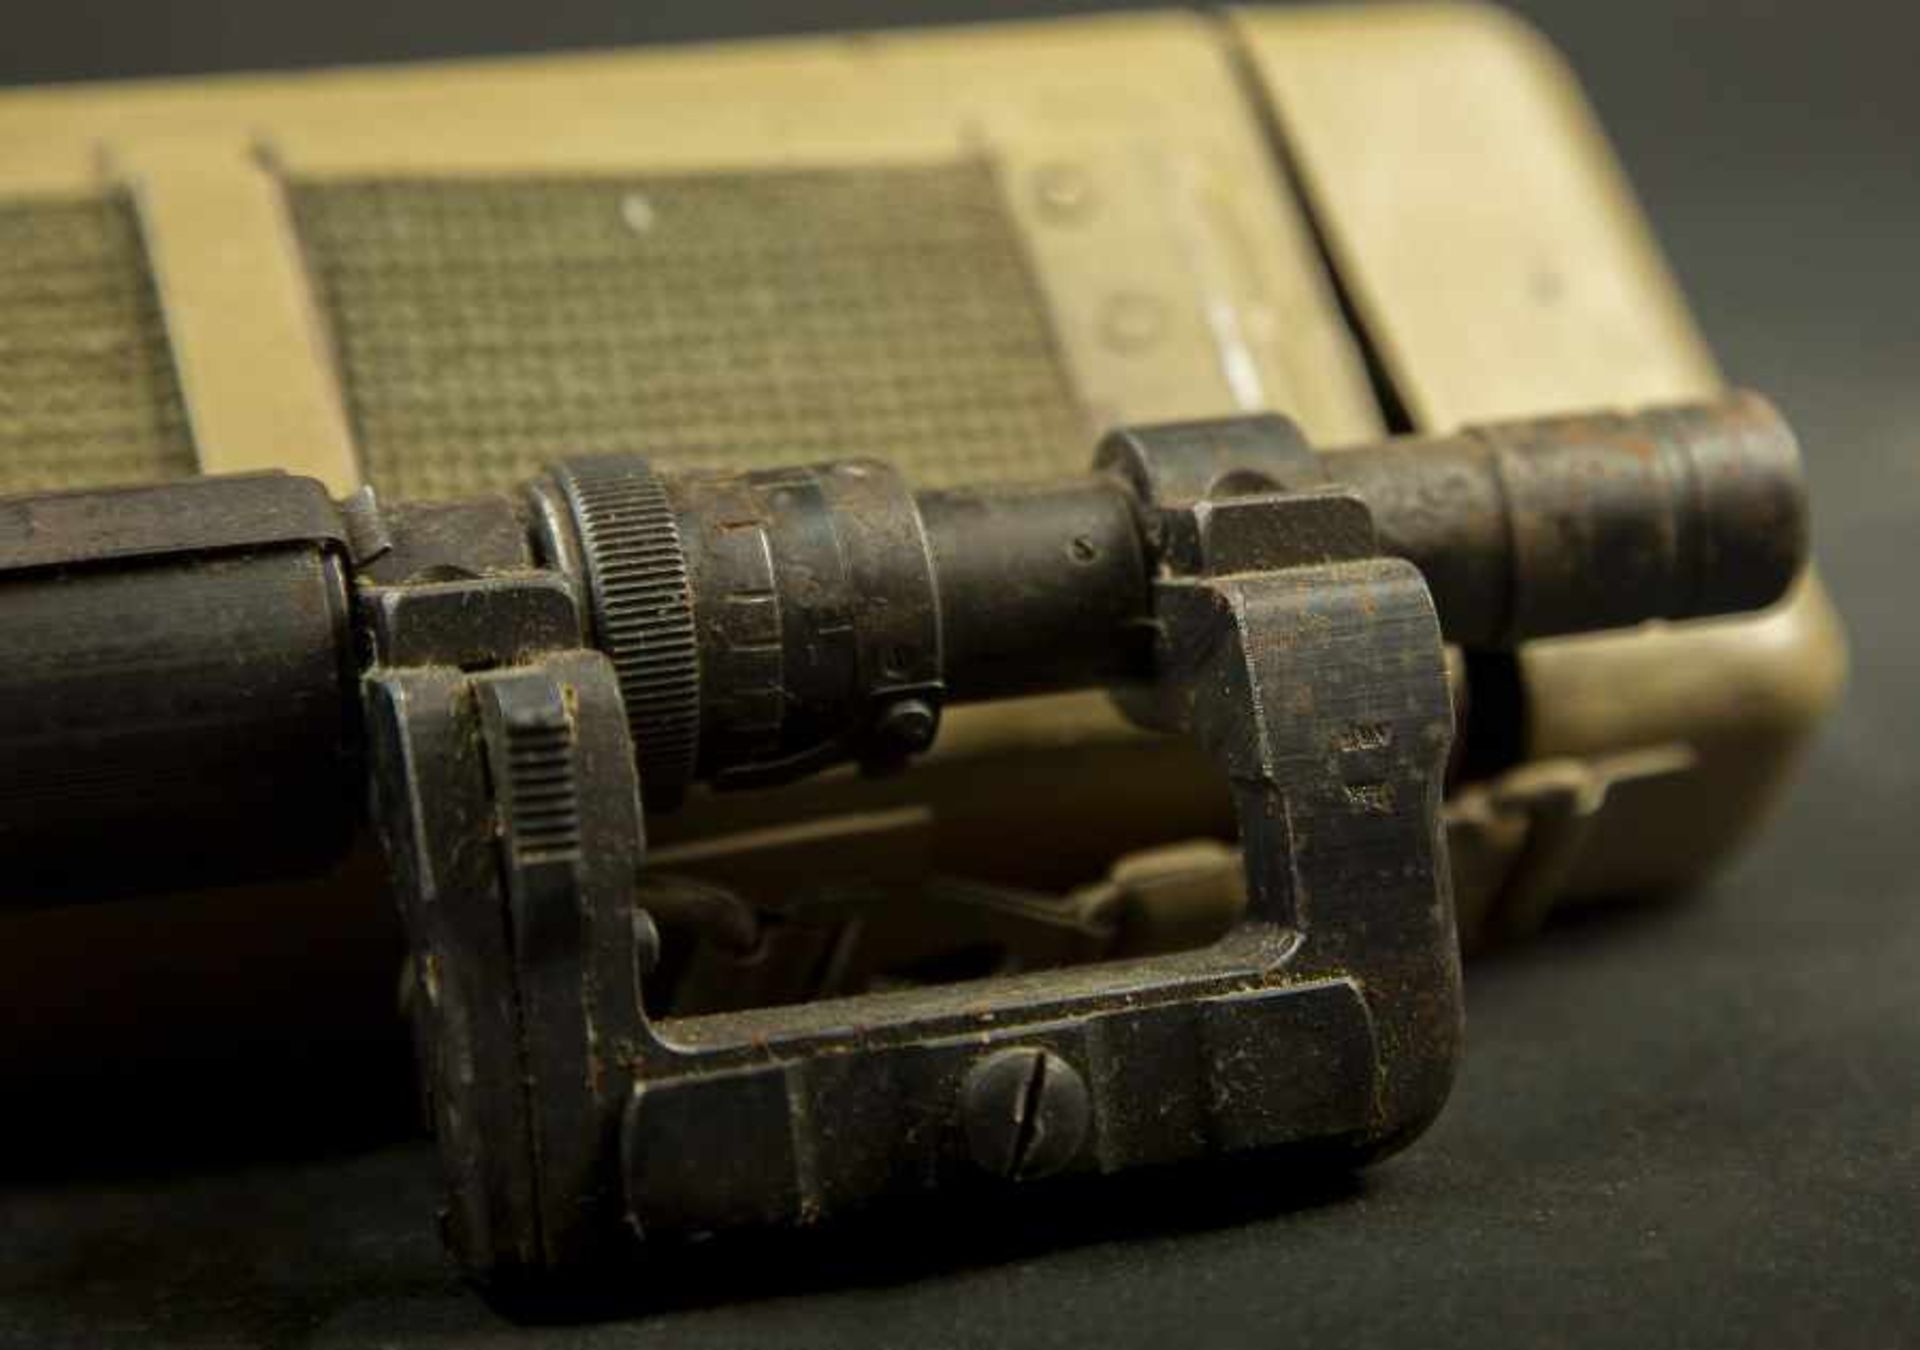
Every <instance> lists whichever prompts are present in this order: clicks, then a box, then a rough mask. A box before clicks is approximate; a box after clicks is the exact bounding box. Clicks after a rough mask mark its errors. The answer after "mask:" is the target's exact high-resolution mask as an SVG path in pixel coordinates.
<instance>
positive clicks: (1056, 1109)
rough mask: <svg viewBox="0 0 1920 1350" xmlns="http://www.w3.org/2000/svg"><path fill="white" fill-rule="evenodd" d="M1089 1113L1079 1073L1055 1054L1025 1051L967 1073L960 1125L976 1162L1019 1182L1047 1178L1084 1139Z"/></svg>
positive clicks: (1070, 1158)
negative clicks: (963, 1128) (962, 1126)
mask: <svg viewBox="0 0 1920 1350" xmlns="http://www.w3.org/2000/svg"><path fill="white" fill-rule="evenodd" d="M1091 1116H1092V1108H1091V1107H1090V1106H1089V1104H1088V1101H1087V1085H1086V1082H1085V1080H1083V1079H1082V1078H1081V1077H1080V1075H1079V1074H1078V1073H1077V1072H1076V1071H1075V1070H1074V1068H1073V1066H1072V1065H1070V1064H1068V1063H1067V1062H1066V1061H1065V1060H1064V1059H1061V1058H1060V1056H1058V1055H1056V1054H1054V1053H1053V1052H1052V1051H1051V1050H1042V1049H1039V1048H1037V1047H1030V1046H1020V1047H1017V1048H1015V1049H1011V1050H1001V1051H999V1052H997V1053H995V1054H992V1055H989V1056H988V1057H987V1058H985V1059H983V1060H981V1061H980V1062H979V1063H978V1064H976V1065H974V1066H973V1069H972V1070H971V1071H970V1072H969V1073H968V1074H967V1082H966V1087H965V1089H964V1090H963V1092H962V1097H961V1121H962V1124H963V1125H964V1126H965V1128H966V1134H967V1150H968V1152H969V1153H971V1154H972V1155H973V1160H974V1161H975V1162H977V1163H979V1164H980V1166H981V1167H983V1168H985V1169H986V1170H987V1171H989V1172H992V1173H993V1174H994V1175H996V1176H1002V1177H1008V1178H1010V1179H1012V1180H1015V1181H1024V1180H1031V1179H1034V1178H1038V1177H1044V1176H1050V1175H1052V1174H1053V1173H1055V1172H1058V1171H1059V1170H1060V1169H1061V1168H1063V1167H1065V1166H1066V1165H1067V1164H1068V1163H1070V1162H1072V1161H1073V1160H1074V1158H1075V1157H1077V1156H1078V1155H1079V1153H1080V1148H1081V1145H1082V1144H1084V1143H1085V1142H1086V1138H1087V1125H1088V1122H1089V1120H1090V1119H1091Z"/></svg>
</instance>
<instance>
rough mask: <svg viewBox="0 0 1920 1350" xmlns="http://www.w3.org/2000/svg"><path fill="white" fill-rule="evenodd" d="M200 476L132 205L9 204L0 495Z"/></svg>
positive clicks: (1, 304) (0, 310) (2, 292)
mask: <svg viewBox="0 0 1920 1350" xmlns="http://www.w3.org/2000/svg"><path fill="white" fill-rule="evenodd" d="M193 469H194V458H193V442H192V439H191V437H190V435H189V433H188V429H187V416H186V410H185V407H184V405H183V404H182V402H181V398H180V384H179V379H178V376H177V374H176V372H175V370H174V365H173V352H172V349H171V348H170V347H169V346H168V345H167V334H166V326H165V324H164V323H163V322H162V319H161V315H160V302H159V299H158V297H157V296H156V295H155V293H154V287H153V276H152V274H151V272H150V271H149V269H148V266H147V256H146V250H145V248H144V247H143V245H142V243H141V240H140V229H139V224H138V222H137V220H136V219H135V217H134V211H133V207H132V204H131V203H130V202H129V201H128V200H127V199H126V198H125V197H122V196H101V197H73V198H31V199H28V198H13V199H7V200H0V492H26V491H32V490H37V489H42V488H61V487H88V486H97V485H100V484H104V483H128V482H140V481H151V480H154V479H159V478H171V477H177V476H179V475H182V474H188V473H192V472H193Z"/></svg>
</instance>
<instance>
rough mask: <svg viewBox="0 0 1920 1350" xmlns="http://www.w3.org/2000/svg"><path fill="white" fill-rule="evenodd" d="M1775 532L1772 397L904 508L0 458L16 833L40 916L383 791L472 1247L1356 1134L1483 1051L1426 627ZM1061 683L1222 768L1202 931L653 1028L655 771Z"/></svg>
mask: <svg viewBox="0 0 1920 1350" xmlns="http://www.w3.org/2000/svg"><path fill="white" fill-rule="evenodd" d="M1804 550H1805V514H1804V502H1803V495H1802V489H1801V484H1800V478H1799V468H1798V459H1797V452H1796V450H1795V448H1794V444H1793V440H1792V437H1791V434H1790V433H1789V432H1788V430H1787V429H1786V427H1785V425H1784V424H1783V423H1782V422H1781V420H1780V419H1779V417H1778V416H1777V415H1776V414H1775V413H1774V411H1773V410H1772V409H1771V408H1770V407H1769V406H1768V405H1767V404H1766V403H1765V402H1764V401H1762V400H1761V399H1759V398H1757V397H1755V396H1752V395H1738V396H1734V397H1731V398H1729V399H1727V400H1725V401H1723V402H1720V403H1717V404H1706V405H1694V406H1685V407H1675V408H1668V409H1663V410H1656V411H1651V412H1645V413H1641V414H1638V415H1636V416H1631V417H1622V416H1610V415H1597V416H1584V417H1569V418H1558V419H1552V420H1544V421H1533V422H1518V423H1511V424H1506V425H1501V426H1493V427H1487V428H1481V429H1477V430H1472V431H1469V432H1466V433H1463V434H1461V435H1458V436H1453V437H1448V438H1445V439H1439V440H1427V441H1416V440H1411V439H1404V440H1395V441H1388V442H1384V443H1381V444H1378V445H1374V446H1369V447H1360V448H1354V449H1349V450H1345V451H1340V452H1334V453H1327V454H1320V453H1315V452H1314V451H1312V450H1310V449H1309V448H1308V446H1307V445H1306V443H1305V441H1304V440H1303V438H1302V436H1301V435H1300V433H1299V432H1298V431H1297V430H1296V429H1295V427H1294V426H1293V425H1292V424H1291V423H1290V422H1288V421H1286V420H1284V419H1283V418H1280V417H1276V416H1254V417H1242V418H1233V419H1228V420H1221V421H1208V422H1195V423H1183V424H1176V425H1166V426H1153V427H1142V428H1136V429H1130V430H1123V431H1119V432H1116V433H1114V434H1112V435H1111V436H1109V437H1108V438H1107V439H1106V440H1105V442H1104V443H1103V444H1102V446H1101V447H1100V450H1099V452H1098V456H1097V460H1096V464H1095V469H1094V472H1093V473H1091V474H1089V475H1088V476H1086V477H1084V478H1081V479H1078V480H1073V481H1067V482H1061V483H1055V484H1050V485H1042V486H1031V487H999V488H987V489H981V490H976V491H942V492H929V493H922V494H919V495H917V496H916V495H915V494H913V493H911V492H909V491H908V490H907V488H906V486H905V485H904V484H903V483H902V481H901V480H900V478H899V477H898V475H896V474H895V473H894V472H893V471H892V470H890V469H889V468H888V467H887V466H886V465H884V464H882V463H877V462H871V461H849V462H838V463H830V464H824V465H818V466H813V467H806V468H793V469H780V470H771V471H762V472H751V473H683V474H672V475H668V474H661V473H656V472H654V471H653V470H652V469H651V468H650V467H649V465H648V463H647V462H646V460H644V459H642V458H639V457H634V456H612V457H597V458H590V459H582V460H576V461H573V462H570V463H564V464H561V465H559V466H558V467H556V468H555V469H553V470H552V471H551V472H550V473H548V474H546V475H545V476H542V477H540V478H539V479H537V480H536V481H534V482H532V483H531V484H529V485H528V486H527V487H526V488H525V489H524V490H523V491H521V492H518V493H516V494H501V495H497V496H489V497H480V498H476V499H473V500H467V501H460V502H455V503H442V504H429V503H399V504H391V505H388V504H382V503H379V502H377V501H376V500H375V499H374V497H373V496H372V494H371V493H369V492H364V491H363V492H362V493H360V494H358V495H356V496H354V497H352V498H349V499H348V500H346V501H344V502H338V503H337V502H335V501H333V500H331V499H330V498H329V497H328V496H327V494H326V492H325V490H324V489H323V488H322V486H321V485H320V484H319V483H317V482H314V481H312V480H308V479H304V478H299V477H291V476H286V475H279V474H266V475H254V476H239V477H225V478H207V479H197V480H186V481H180V482H174V483H168V484H164V485H160V486H147V487H137V488H128V489H123V490H107V491H82V492H73V493H55V494H46V495H40V496H29V497H14V498H9V499H5V500H0V633H4V634H5V635H6V638H7V646H8V650H9V652H10V659H9V661H8V662H7V663H6V665H5V668H4V669H3V670H0V803H4V806H0V857H4V858H5V860H6V861H7V863H8V864H10V865H9V867H8V870H7V875H8V876H9V878H10V879H11V881H12V883H13V884H12V886H11V887H10V892H11V899H12V900H14V901H16V902H20V903H48V902H59V901H61V900H64V899H75V898H79V897H83V896H85V897H89V898H91V897H97V896H101V895H108V894H115V893H126V892H128V891H137V890H142V889H156V888H161V887H167V886H174V885H180V884H186V883H189V882H192V883H199V882H207V881H233V880H239V879H245V878H253V877H262V876H278V875H291V874H296V873H300V872H307V871H313V870H316V869H318V868H320V867H323V866H324V865H326V864H327V863H328V862H329V861H330V860H332V859H336V858H337V857H338V856H339V855H340V854H341V853H342V852H343V851H344V850H345V849H346V848H347V847H348V846H349V843H350V841H351V839H352V837H353V835H354V833H355V830H356V828H357V826H358V824H359V823H360V822H361V821H362V820H364V819H365V817H366V816H367V815H368V814H369V813H370V814H371V818H372V823H373V825H374V826H375V828H376V831H377V834H378V836H379V838H380V840H381V842H382V844H383V846H384V849H385V856H386V858H387V862H388V866H389V870H390V874H391V880H392V885H393V889H394V891H395V893H396V896H397V899H398V903H399V906H400V909H401V911H402V913H403V916H404V919H405V923H406V928H407V931H408V934H409V938H410V942H411V947H412V959H411V972H412V978H413V980H414V982H415V988H414V989H413V991H412V993H413V997H412V1001H411V1007H412V1015H413V1018H414V1021H415V1026H416V1032H417V1038H418V1044H419V1055H420V1060H421V1065H422V1072H423V1074H424V1078H425V1084H426V1087H427V1095H428V1098H429V1100H430V1104H431V1107H430V1109H431V1116H432V1120H433V1124H434V1127H435V1130H436V1133H437V1136H438V1141H439V1146H440V1150H441V1154H442V1157H443V1160H444V1168H445V1174H446V1182H447V1188H448V1194H449V1200H448V1207H447V1211H446V1213H445V1216H444V1218H445V1224H444V1227H445V1231H446V1235H447V1240H448V1242H449V1243H450V1245H451V1247H452V1249H453V1251H454V1253H455V1254H456V1255H457V1257H458V1258H459V1260H460V1261H461V1262H462V1263H463V1264H464V1265H465V1266H466V1267H467V1268H468V1269H469V1270H470V1271H471V1272H473V1273H474V1274H476V1275H478V1276H481V1277H494V1278H496V1279H500V1280H505V1279H509V1278H516V1279H517V1278H522V1277H526V1278H531V1279H533V1280H535V1281H538V1280H539V1279H541V1278H543V1277H548V1276H554V1275H560V1274H566V1275H577V1274H578V1273H579V1272H582V1271H601V1270H616V1271H617V1270H620V1269H622V1268H625V1266H626V1260H625V1259H626V1258H627V1257H629V1256H631V1255H633V1254H635V1253H637V1252H639V1251H640V1250H641V1249H642V1248H643V1246H644V1245H646V1244H654V1243H661V1242H669V1241H673V1240H676V1239H687V1238H692V1237H696V1236H700V1235H705V1234H709V1233H715V1232H719V1231H722V1230H730V1229H740V1228H757V1227H767V1226H774V1227H783V1226H791V1225H805V1224H811V1223H814V1222H816V1221H819V1220H824V1219H827V1218H829V1217H831V1216H835V1215H839V1214H841V1213H843V1212H845V1211H850V1210H854V1209H857V1208H860V1207H862V1206H865V1205H868V1204H869V1203H871V1202H874V1201H877V1200H880V1199H882V1198H889V1197H901V1196H911V1195H915V1194H920V1193H926V1192H934V1191H938V1190H940V1189H942V1188H946V1187H950V1186H956V1185H961V1184H965V1183H968V1182H970V1181H973V1180H975V1179H978V1178H981V1177H982V1176H983V1174H993V1175H995V1176H998V1177H1000V1178H1003V1179H1005V1180H1006V1181H1007V1182H1024V1181H1029V1180H1034V1179H1038V1178H1042V1177H1046V1176H1049V1175H1053V1174H1060V1173H1106V1172H1114V1171H1118V1170H1120V1169H1126V1168H1136V1167H1143V1166H1148V1165H1157V1164H1167V1163H1177V1162H1181V1161H1183V1160H1188V1159H1195V1158H1199V1157H1202V1156H1205V1155H1215V1154H1226V1153H1254V1152H1262V1153H1265V1152H1271V1151H1276V1150H1304V1151H1306V1152H1307V1153H1310V1156H1311V1157H1313V1158H1315V1159H1317V1160H1320V1161H1321V1162H1324V1161H1325V1160H1327V1159H1329V1158H1333V1159H1337V1160H1341V1161H1344V1162H1349V1163H1354V1164H1358V1163H1363V1162H1365V1161H1367V1160H1368V1159H1370V1158H1374V1157H1377V1156H1379V1155H1381V1154H1383V1153H1385V1152H1387V1151H1389V1150H1392V1149H1394V1148H1396V1147H1398V1146H1400V1145H1402V1144H1404V1143H1406V1142H1407V1141H1408V1140H1410V1139H1411V1138H1413V1137H1414V1136H1415V1135H1416V1134H1417V1133H1418V1132H1419V1131H1420V1130H1421V1129H1422V1128H1423V1127H1424V1126H1425V1125H1426V1124H1427V1122H1428V1121H1430V1120H1431V1119H1432V1118H1433V1117H1434V1115H1435V1113H1436V1112H1437V1111H1438V1110H1439V1109H1440V1107H1441V1103H1442V1101H1443V1099H1444V1097H1445V1096H1446V1093H1447V1090H1448V1086H1449V1083H1450V1081H1451V1079H1452V1076H1453V1071H1454V1064H1455V1058H1456V1055H1457V1054H1458V1051H1459V1046H1460V1029H1461V997H1460V977H1459V969H1458V961H1457V956H1456V944H1455V939H1454V934H1453V931H1452V924H1451V912H1450V909H1451V906H1450V896H1449V885H1448V870H1447V865H1446V858H1445V853H1444V842H1443V836H1442V834H1441V831H1440V827H1439V809H1440V804H1441V799H1442V789H1443V776H1444V773H1445V771H1446V765H1447V762H1448V753H1449V744H1450V740H1451V737H1452V706H1451V702H1450V697H1449V689H1448V682H1447V674H1446V667H1445V662H1444V659H1443V658H1444V652H1443V646H1442V643H1443V634H1444V635H1445V637H1446V639H1447V640H1451V641H1456V642H1460V643H1463V644H1467V645H1470V646H1476V647H1496V648H1497V647H1510V646H1512V645H1513V644H1515V643H1517V642H1518V641H1520V640H1521V639H1524V638H1528V637H1535V636H1540V635H1545V634H1551V633H1563V632H1571V631H1577V630H1583V629H1589V628H1599V627H1614V626H1619V625H1624V624H1629V623H1634V622H1638V621H1641V620H1643V619H1647V618H1651V617H1668V618H1685V617H1688V616H1691V615H1700V614H1712V613H1722V612H1731V611H1736V610H1744V609H1750V608H1754V607H1757V606H1761V605H1765V604H1767V603H1770V602H1772V601H1773V600H1774V599H1776V598H1777V597H1778V596H1779V595H1780V594H1781V593H1782V592H1783V590H1784V589H1785V588H1786V586H1787V585H1788V584H1789V582H1790V580H1791V579H1792V577H1793V576H1794V574H1795V573H1796V572H1797V571H1798V570H1799V568H1800V566H1801V563H1802V558H1803V554H1804ZM1089 685H1106V686H1110V687H1112V688H1113V689H1114V690H1115V691H1116V696H1117V698H1118V700H1119V702H1120V705H1121V706H1122V708H1123V709H1124V710H1125V712H1126V713H1127V714H1128V715H1129V716H1130V717H1131V718H1133V719H1134V720H1135V721H1136V722H1138V723H1139V724H1141V725H1142V726H1145V727H1148V728H1152V729H1155V730H1159V731H1164V732H1170V733H1181V734H1186V735H1189V736H1192V737H1194V738H1196V739H1197V741H1198V742H1199V744H1200V745H1201V746H1202V747H1204V749H1205V751H1206V752H1207V753H1208V754H1209V755H1210V756H1211V757H1212V759H1213V760H1214V762H1216V763H1217V764H1218V766H1219V769H1220V772H1221V773H1222V774H1224V775H1225V777H1226V779H1227V782H1228V784H1229V785H1230V788H1231V793H1232V799H1233V802H1234V806H1235V810H1236V812H1237V815H1238V825H1239V834H1240V839H1241V841H1242V844H1243V846H1244V856H1245V871H1246V884H1247V892H1248V897H1249V898H1248V905H1247V908H1246V911H1245V915H1244V918H1243V919H1242V921H1241V922H1240V923H1239V924H1238V926H1237V927H1235V928H1234V929H1233V930H1232V931H1231V932H1230V933H1229V934H1228V935H1227V936H1226V937H1225V938H1223V939H1222V940H1220V941H1218V942H1216V943H1215V944H1213V945H1211V946H1209V947H1206V948H1204V949H1202V950H1191V951H1181V952H1176V953H1172V954H1166V955H1159V956H1150V957H1145V958H1139V959H1129V960H1121V961H1114V962H1108V963H1102V964H1095V965H1088V966H1081V967H1074V968H1068V969H1062V970H1051V971H1044V972H1035V973H1028V974H1024V975H1014V976H1007V977H1003V978H998V979H986V980H980V981H972V982H963V983H955V984H947V985H931V986H925V987H914V988H907V989H899V990H889V991H886V992H879V993H868V994H862V995H858V996H853V997H846V998H839V999H833V1000H826V1001H820V1002H815V1003H811V1004H803V1005H799V1006H794V1007H777V1008H749V1009H745V1010H739V1011H731V1012H720V1013H712V1014H707V1015H701V1016H689V1017H681V1018H671V1019H666V1020H661V1021H657V1022H656V1021H654V1020H650V1019H649V1017H648V1015H647V1013H646V1011H645V1009H644V1006H643V1003H642V997H641V991H642V986H643V985H644V984H645V983H646V981H647V980H648V977H649V971H650V969H651V968H652V966H653V963H654V962H655V961H656V959H657V955H658V951H659V933H658V930H657V929H656V927H655V925H654V923H653V921H652V919H651V918H650V917H649V914H648V912H647V911H646V910H645V909H644V908H642V907H640V906H639V905H638V904H637V903H636V894H637V891H636V885H637V881H638V879H639V878H640V876H641V874H642V869H643V868H644V867H645V865H646V853H647V841H646V830H645V825H644V818H645V817H644V813H643V803H644V804H645V810H646V811H647V812H658V811H664V810H669V809H672V807H673V806H674V805H676V804H677V803H678V802H679V801H680V799H681V798H682V796H683V794H684V793H685V792H686V790H687V789H688V787H689V786H690V785H691V784H693V783H695V782H698V781H704V782H708V783H712V784H714V785H716V786H718V787H740V786H751V785H754V784H762V783H773V782H780V781H784V780H787V779H791V778H794V777H797V776H800V775H803V774H806V773H809V772H812V771H814V770H816V769H820V768H823V767H826V766H828V765H830V764H834V763H838V762H845V761H849V760H851V761H855V762H858V763H860V764H862V765H865V766H867V767H869V768H888V767H894V766H898V765H900V764H902V763H904V762H905V761H907V760H908V759H910V758H911V757H912V756H913V755H915V754H917V753H918V752H920V751H922V750H924V749H926V748H927V747H928V746H929V745H931V743H932V742H933V740H934V737H935V732H936V728H937V725H938V722H939V718H940V713H941V710H942V708H943V707H944V706H946V705H948V704H952V703H957V702H961V701H967V700H980V699H990V698H1002V697H1008V696H1012V695H1017V694H1026V693H1034V692H1038V691H1043V690H1058V689H1068V688H1074V687H1080V686H1089ZM103 839H112V840H114V841H115V847H113V848H111V849H106V848H102V847H101V846H100V841H101V840H103Z"/></svg>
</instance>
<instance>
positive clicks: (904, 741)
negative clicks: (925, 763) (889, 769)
mask: <svg viewBox="0 0 1920 1350" xmlns="http://www.w3.org/2000/svg"><path fill="white" fill-rule="evenodd" d="M938 725H939V719H938V717H937V716H936V715H935V714H934V711H933V705H932V704H931V703H928V702H927V701H926V700H925V699H923V698H903V699H901V700H900V701H899V702H897V703H894V704H892V705H891V706H890V707H888V709H887V710H886V711H885V712H884V713H882V714H881V715H880V723H879V726H878V728H877V730H878V731H879V733H880V740H881V742H882V743H883V744H884V745H885V746H886V748H887V749H888V750H889V751H893V752H897V753H899V754H904V755H913V754H918V753H919V752H920V751H922V750H925V749H926V748H927V747H928V746H929V745H932V744H933V733H934V731H935V729H936V728H937V727H938Z"/></svg>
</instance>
